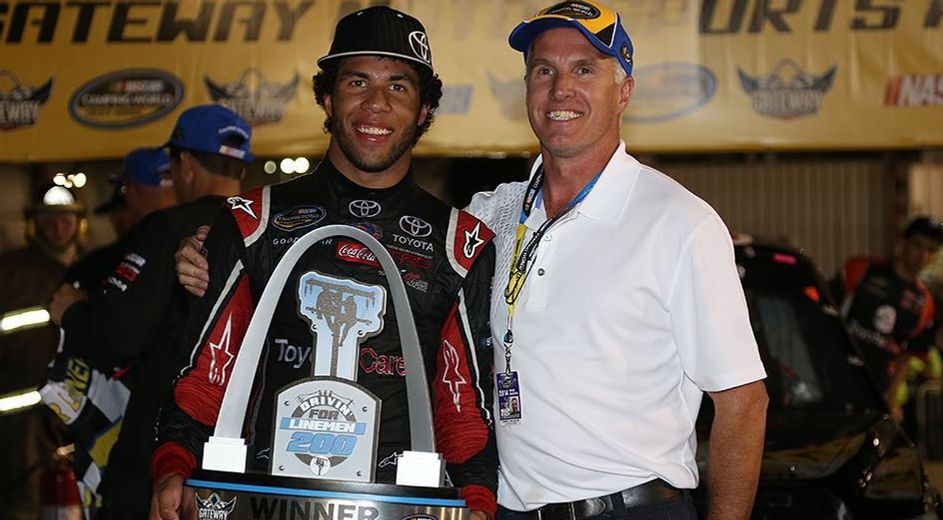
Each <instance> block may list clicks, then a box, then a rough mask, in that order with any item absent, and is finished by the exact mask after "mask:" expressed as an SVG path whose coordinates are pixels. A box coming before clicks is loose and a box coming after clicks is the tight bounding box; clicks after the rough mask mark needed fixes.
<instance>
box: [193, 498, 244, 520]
mask: <svg viewBox="0 0 943 520" xmlns="http://www.w3.org/2000/svg"><path fill="white" fill-rule="evenodd" d="M194 498H195V499H196V508H197V512H198V515H199V519H200V520H228V519H229V514H230V513H232V512H233V510H234V509H236V498H237V497H232V499H230V500H229V501H228V502H224V501H223V499H221V498H219V495H217V494H216V493H213V494H211V495H210V496H209V498H207V499H206V500H203V499H202V498H200V495H194Z"/></svg>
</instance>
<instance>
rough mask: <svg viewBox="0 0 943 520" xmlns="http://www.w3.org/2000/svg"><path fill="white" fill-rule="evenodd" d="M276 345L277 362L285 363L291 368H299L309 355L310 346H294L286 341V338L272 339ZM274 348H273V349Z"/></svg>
mask: <svg viewBox="0 0 943 520" xmlns="http://www.w3.org/2000/svg"><path fill="white" fill-rule="evenodd" d="M273 341H274V342H275V344H276V345H278V362H279V363H287V364H289V365H291V367H292V368H301V366H302V365H304V363H305V361H307V360H308V358H309V357H310V356H311V349H312V347H311V346H310V345H309V346H307V347H296V346H294V345H292V344H291V343H289V342H288V340H287V339H282V338H275V339H274V340H273ZM273 350H274V349H273Z"/></svg>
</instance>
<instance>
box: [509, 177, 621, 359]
mask: <svg viewBox="0 0 943 520" xmlns="http://www.w3.org/2000/svg"><path fill="white" fill-rule="evenodd" d="M600 175H602V172H599V173H597V174H596V176H595V177H593V178H592V180H590V181H589V182H588V183H586V186H583V189H582V190H580V192H579V193H577V194H576V196H575V197H573V200H571V201H570V202H569V203H568V204H567V205H566V206H565V207H564V208H563V209H562V210H560V211H559V212H558V213H557V214H556V215H554V216H553V217H552V218H549V219H547V220H545V221H544V223H543V224H541V225H540V227H539V228H537V231H534V234H533V235H531V237H530V240H528V241H527V244H524V237H526V236H527V226H525V225H524V222H526V221H527V217H528V216H530V212H531V210H532V209H533V208H534V203H535V202H536V201H537V199H538V197H539V196H540V194H541V190H542V189H543V182H544V167H543V165H540V166H539V167H538V168H537V171H536V172H535V173H534V176H533V178H532V179H531V180H530V184H528V185H527V191H526V192H525V193H524V202H523V203H522V204H521V216H520V219H519V221H518V224H517V233H516V236H515V239H514V253H513V254H512V255H511V266H510V274H509V276H508V284H507V287H505V288H504V301H505V302H506V303H507V305H508V325H507V332H505V333H504V362H505V365H504V367H505V368H504V370H505V372H506V373H510V372H511V347H512V346H513V344H514V333H513V332H511V329H512V324H513V321H514V304H515V303H516V302H517V298H518V296H520V294H521V289H523V287H524V282H525V281H526V280H527V275H528V273H530V268H531V266H533V262H534V259H535V258H536V256H537V247H538V246H540V241H541V239H542V238H543V236H544V234H545V233H546V232H547V231H548V230H549V229H550V227H551V226H553V225H554V224H555V223H556V222H558V221H559V220H560V219H561V218H563V217H564V216H566V215H567V214H568V213H569V212H570V211H571V210H572V209H573V208H574V207H576V205H577V204H579V203H580V202H582V201H583V199H585V198H586V196H587V195H589V192H590V191H592V190H593V186H595V185H596V181H598V180H599V176H600Z"/></svg>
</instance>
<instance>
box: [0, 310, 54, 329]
mask: <svg viewBox="0 0 943 520" xmlns="http://www.w3.org/2000/svg"><path fill="white" fill-rule="evenodd" d="M47 323H49V311H47V310H46V309H44V308H42V307H26V308H23V309H17V310H15V311H10V312H7V313H5V314H4V315H3V317H2V318H0V334H9V333H10V332H13V331H15V330H19V329H24V328H27V327H38V326H40V325H45V324H47Z"/></svg>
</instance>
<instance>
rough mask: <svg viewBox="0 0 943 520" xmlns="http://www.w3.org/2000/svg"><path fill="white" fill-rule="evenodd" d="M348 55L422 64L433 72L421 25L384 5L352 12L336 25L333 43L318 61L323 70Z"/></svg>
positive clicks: (430, 55) (406, 15)
mask: <svg viewBox="0 0 943 520" xmlns="http://www.w3.org/2000/svg"><path fill="white" fill-rule="evenodd" d="M348 56H390V57H393V58H399V59H402V60H407V61H412V62H415V63H419V64H422V65H424V66H426V67H428V68H429V71H430V72H432V71H433V69H432V50H431V49H430V48H429V38H428V36H427V35H426V28H425V27H423V26H422V22H420V21H419V20H417V19H416V18H413V17H412V16H410V15H408V14H406V13H404V12H401V11H397V10H396V9H392V8H389V7H386V6H383V5H378V6H373V7H368V8H366V9H362V10H360V11H356V12H354V13H351V14H349V15H347V16H345V17H343V18H341V19H340V21H339V22H337V28H336V29H334V41H333V42H331V50H330V51H329V52H328V53H327V55H326V56H324V57H322V58H320V59H319V60H318V66H319V67H321V68H322V69H324V68H325V66H327V65H330V63H331V62H332V61H334V60H337V59H340V58H346V57H348Z"/></svg>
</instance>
